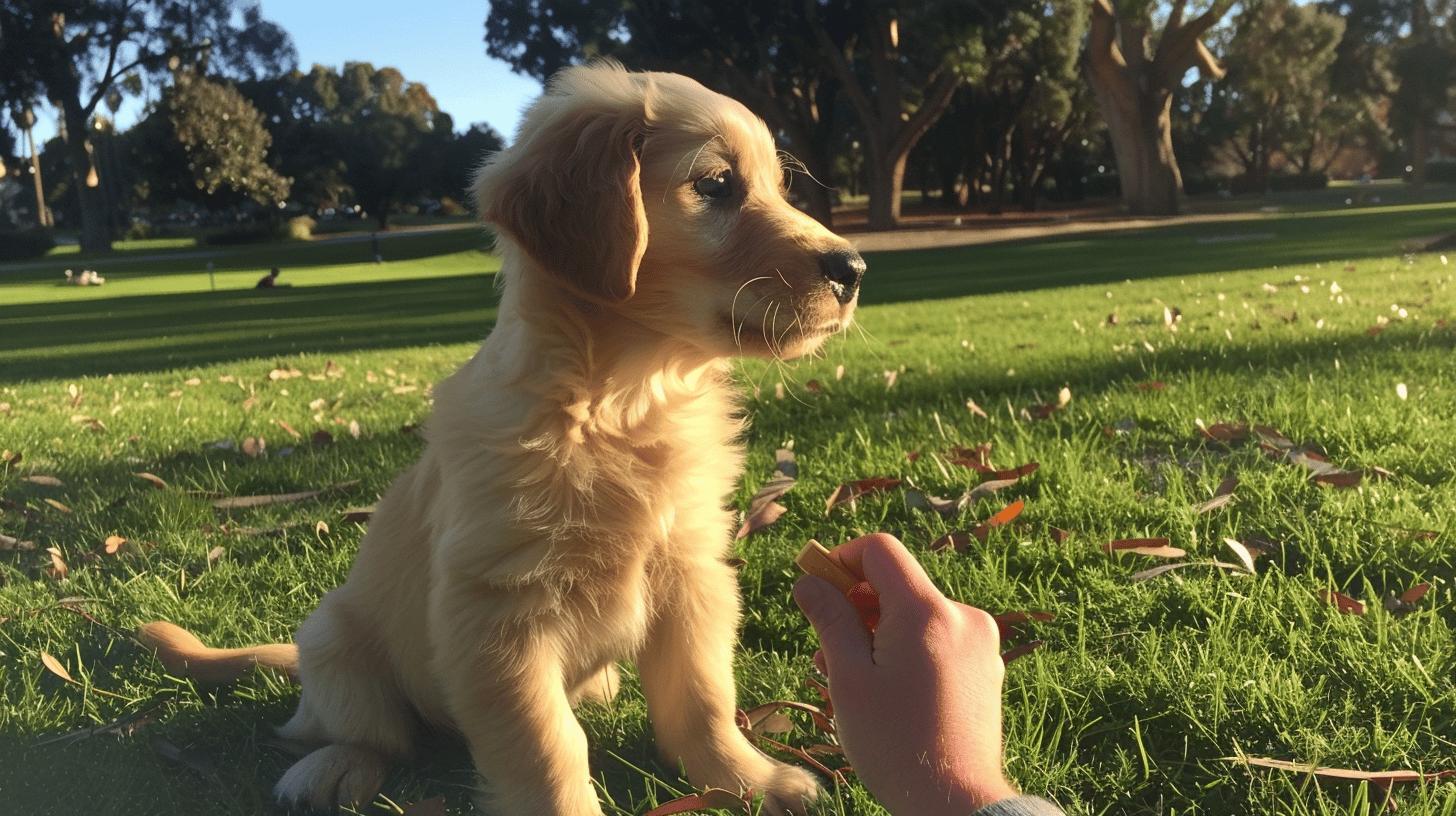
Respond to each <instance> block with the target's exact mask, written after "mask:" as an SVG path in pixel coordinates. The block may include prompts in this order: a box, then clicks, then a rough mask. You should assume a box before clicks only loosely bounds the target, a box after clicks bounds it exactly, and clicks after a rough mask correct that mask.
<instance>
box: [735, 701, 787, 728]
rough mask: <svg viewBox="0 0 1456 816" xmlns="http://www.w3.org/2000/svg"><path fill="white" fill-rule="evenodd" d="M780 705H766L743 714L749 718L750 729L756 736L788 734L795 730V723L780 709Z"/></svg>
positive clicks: (755, 707)
mask: <svg viewBox="0 0 1456 816" xmlns="http://www.w3.org/2000/svg"><path fill="white" fill-rule="evenodd" d="M780 708H782V706H781V705H779V704H778V703H764V704H763V705H760V706H754V707H753V708H750V709H748V710H747V711H745V712H743V713H744V715H745V716H747V717H748V729H749V730H750V731H752V732H753V733H755V734H787V733H789V732H790V731H793V730H794V721H793V720H791V719H789V715H787V714H785V713H783V712H782V711H780V710H779V709H780Z"/></svg>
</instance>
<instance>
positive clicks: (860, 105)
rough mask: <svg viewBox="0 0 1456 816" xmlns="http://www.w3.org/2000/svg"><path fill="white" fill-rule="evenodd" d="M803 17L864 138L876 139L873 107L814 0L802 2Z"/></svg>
mask: <svg viewBox="0 0 1456 816" xmlns="http://www.w3.org/2000/svg"><path fill="white" fill-rule="evenodd" d="M804 17H805V18H806V19H807V20H808V22H809V28H810V29H811V30H813V32H814V39H815V40H817V41H818V43H819V51H820V52H821V53H822V54H823V56H824V58H825V59H827V60H828V61H829V66H830V68H831V69H833V71H834V74H835V76H837V77H838V78H839V84H840V85H842V86H844V90H845V93H847V94H849V102H850V105H851V106H852V107H853V108H854V110H855V113H857V114H859V118H860V123H861V124H862V125H864V128H865V131H866V134H865V135H866V137H867V138H872V139H878V138H879V136H878V134H876V133H875V132H874V122H875V108H874V105H873V104H872V103H871V102H870V98H869V97H868V96H866V95H865V92H864V88H861V87H860V85H859V81H858V80H857V79H855V76H854V69H853V68H851V67H850V65H849V61H848V60H846V59H845V57H844V51H843V49H841V48H840V47H839V46H837V45H835V44H834V40H833V38H831V37H830V36H829V31H828V30H827V29H825V28H824V23H823V22H822V21H821V20H820V19H819V9H818V5H817V3H815V0H804Z"/></svg>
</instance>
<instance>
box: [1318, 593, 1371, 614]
mask: <svg viewBox="0 0 1456 816" xmlns="http://www.w3.org/2000/svg"><path fill="white" fill-rule="evenodd" d="M1320 598H1321V599H1322V600H1323V601H1324V602H1325V603H1327V604H1329V605H1330V606H1333V607H1335V608H1336V609H1338V610H1340V611H1341V612H1343V613H1345V614H1346V615H1363V614H1365V604H1363V603H1361V602H1359V601H1357V600H1355V599H1354V598H1351V597H1350V596H1349V595H1346V594H1344V593H1343V592H1338V591H1336V590H1333V589H1326V590H1324V591H1323V592H1321V593H1320Z"/></svg>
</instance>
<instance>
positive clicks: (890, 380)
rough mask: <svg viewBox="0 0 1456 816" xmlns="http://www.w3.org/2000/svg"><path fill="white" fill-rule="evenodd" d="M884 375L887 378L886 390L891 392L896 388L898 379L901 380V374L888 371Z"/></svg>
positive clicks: (892, 370)
mask: <svg viewBox="0 0 1456 816" xmlns="http://www.w3.org/2000/svg"><path fill="white" fill-rule="evenodd" d="M883 373H884V377H885V389H886V390H889V389H891V388H894V387H895V381H896V380H897V379H899V377H900V372H899V371H896V370H894V369H890V370H887V371H885V372H883Z"/></svg>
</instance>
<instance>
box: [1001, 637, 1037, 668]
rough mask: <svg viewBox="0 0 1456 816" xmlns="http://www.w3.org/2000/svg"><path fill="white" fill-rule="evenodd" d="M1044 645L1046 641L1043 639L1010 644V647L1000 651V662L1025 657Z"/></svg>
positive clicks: (1004, 662)
mask: <svg viewBox="0 0 1456 816" xmlns="http://www.w3.org/2000/svg"><path fill="white" fill-rule="evenodd" d="M1045 645H1046V641H1044V640H1033V641H1031V642H1030V643H1023V644H1021V645H1020V646H1012V647H1011V648H1010V649H1007V650H1006V651H1004V652H1002V653H1001V662H1002V663H1003V664H1006V663H1010V662H1011V661H1013V660H1016V659H1017V658H1020V657H1026V656H1027V655H1029V654H1031V653H1032V652H1034V651H1036V650H1037V649H1040V648H1041V647H1043V646H1045Z"/></svg>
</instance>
